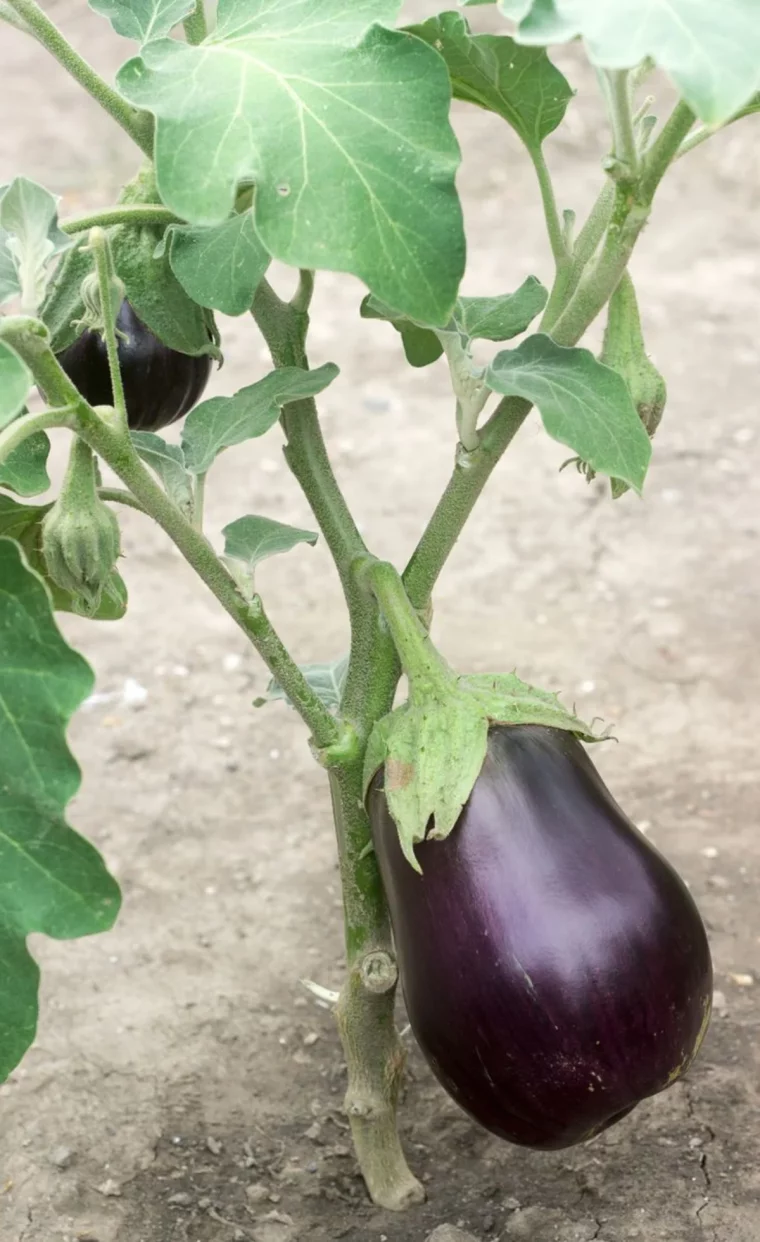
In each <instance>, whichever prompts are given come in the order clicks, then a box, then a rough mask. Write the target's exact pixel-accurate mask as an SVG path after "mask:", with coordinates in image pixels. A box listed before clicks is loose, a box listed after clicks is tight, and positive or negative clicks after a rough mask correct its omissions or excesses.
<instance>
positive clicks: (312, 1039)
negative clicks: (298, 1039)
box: [303, 1031, 319, 1048]
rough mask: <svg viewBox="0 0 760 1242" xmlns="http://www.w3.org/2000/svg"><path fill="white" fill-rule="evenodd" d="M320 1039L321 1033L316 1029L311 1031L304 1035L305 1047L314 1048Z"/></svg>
mask: <svg viewBox="0 0 760 1242" xmlns="http://www.w3.org/2000/svg"><path fill="white" fill-rule="evenodd" d="M318 1039H319V1035H318V1034H317V1032H316V1031H309V1034H308V1035H304V1037H303V1043H304V1048H313V1047H314V1045H315V1043H316V1042H317V1040H318Z"/></svg>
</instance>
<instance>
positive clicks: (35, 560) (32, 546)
mask: <svg viewBox="0 0 760 1242" xmlns="http://www.w3.org/2000/svg"><path fill="white" fill-rule="evenodd" d="M50 508H51V506H50V505H21V504H19V503H18V501H16V500H14V499H13V498H12V497H11V496H4V495H3V494H2V492H0V537H2V536H4V537H6V538H8V539H15V540H16V542H17V543H18V544H19V545H20V546H21V548H23V551H24V555H25V557H26V560H27V563H28V564H29V566H30V568H31V569H33V570H34V571H35V573H37V574H39V576H40V578H42V579H43V580H44V582H45V584H46V586H47V589H48V591H49V593H50V598H51V600H52V604H53V608H54V609H55V611H56V612H77V611H81V610H78V608H77V602H76V600H75V599H74V597H73V596H72V595H70V594H69V593H68V591H64V590H62V589H61V587H59V586H57V585H56V584H55V583H54V582H51V581H50V579H49V577H48V573H47V566H46V565H45V558H44V557H43V555H42V519H43V518H44V516H45V514H46V513H47V512H48V510H49V509H50ZM1 607H2V604H1V603H0V608H1ZM126 611H127V588H126V586H125V585H124V581H123V579H122V578H121V577H120V575H119V574H118V573H117V572H116V570H113V572H112V573H111V576H110V578H109V580H108V583H107V585H106V587H105V589H104V591H103V595H102V597H101V600H100V603H99V604H98V607H97V609H96V611H95V612H94V613H93V614H92V615H91V620H93V621H119V620H120V619H121V617H123V616H124V613H125V612H126Z"/></svg>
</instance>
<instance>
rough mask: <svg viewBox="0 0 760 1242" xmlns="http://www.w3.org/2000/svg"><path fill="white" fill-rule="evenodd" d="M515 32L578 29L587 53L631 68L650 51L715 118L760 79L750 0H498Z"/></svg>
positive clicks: (523, 39)
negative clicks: (515, 24) (528, 0)
mask: <svg viewBox="0 0 760 1242" xmlns="http://www.w3.org/2000/svg"><path fill="white" fill-rule="evenodd" d="M500 7H501V9H502V11H503V12H504V14H505V16H508V17H511V18H513V19H514V20H516V21H519V23H520V24H519V26H518V29H517V33H516V36H515V37H516V39H517V40H518V41H519V42H520V43H522V44H525V45H530V46H535V45H540V46H545V45H546V44H547V43H561V42H565V41H566V40H568V39H572V38H575V37H576V36H577V35H581V36H582V37H583V39H584V41H585V43H586V48H587V50H588V54H589V58H590V59H591V61H592V62H593V63H594V64H595V65H598V66H600V67H601V68H605V69H630V68H633V67H634V66H635V65H637V64H638V63H639V62H640V61H642V60H644V58H645V57H647V56H651V57H652V58H653V59H654V60H655V62H656V63H657V64H658V65H660V66H661V67H662V68H663V69H665V70H666V71H667V72H668V73H669V74H670V76H671V77H672V79H673V81H674V82H675V84H676V86H677V87H678V90H679V92H680V93H681V95H682V96H683V98H684V99H685V100H686V102H687V103H688V104H689V105H690V106H691V107H692V108H693V109H694V111H695V112H696V114H697V116H699V117H700V118H701V119H702V120H703V121H705V122H706V123H707V124H709V125H719V124H720V123H721V122H723V121H727V120H728V119H729V117H730V116H732V114H733V113H735V112H737V111H738V110H739V109H740V108H742V106H743V105H745V104H746V103H747V100H748V99H749V98H750V96H751V95H753V94H754V92H755V91H757V89H758V87H760V21H758V10H757V4H756V0H720V3H719V4H718V3H716V2H715V0H647V3H646V4H642V3H641V0H605V3H603V4H601V3H599V0H532V3H530V4H526V3H524V2H523V3H520V2H517V3H516V2H515V0H501V5H500Z"/></svg>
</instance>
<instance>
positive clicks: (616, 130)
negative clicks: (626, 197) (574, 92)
mask: <svg viewBox="0 0 760 1242" xmlns="http://www.w3.org/2000/svg"><path fill="white" fill-rule="evenodd" d="M630 77H631V75H630V70H628V69H604V70H602V78H603V81H604V83H605V86H606V90H605V94H606V97H607V106H608V111H609V114H610V124H611V126H612V150H613V156H614V158H615V160H616V161H617V162H618V164H619V165H620V166H621V168H622V169H623V170H624V172H625V176H626V177H627V178H628V179H629V180H631V179H633V178H634V177H635V176H636V172H637V167H638V161H639V156H638V150H637V147H636V135H635V133H634V129H633V114H632V108H631V84H630Z"/></svg>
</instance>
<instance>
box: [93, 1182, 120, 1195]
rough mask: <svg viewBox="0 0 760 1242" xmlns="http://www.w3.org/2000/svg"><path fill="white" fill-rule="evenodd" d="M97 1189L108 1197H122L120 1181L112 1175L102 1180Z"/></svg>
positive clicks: (100, 1193)
mask: <svg viewBox="0 0 760 1242" xmlns="http://www.w3.org/2000/svg"><path fill="white" fill-rule="evenodd" d="M95 1189H96V1190H97V1192H98V1194H99V1195H103V1196H104V1197H105V1198H106V1199H120V1198H121V1186H120V1185H119V1183H118V1182H116V1181H114V1179H113V1178H112V1177H108V1178H106V1180H105V1181H104V1182H101V1183H100V1185H99V1186H96V1187H95Z"/></svg>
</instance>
